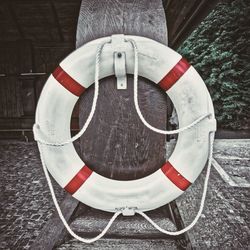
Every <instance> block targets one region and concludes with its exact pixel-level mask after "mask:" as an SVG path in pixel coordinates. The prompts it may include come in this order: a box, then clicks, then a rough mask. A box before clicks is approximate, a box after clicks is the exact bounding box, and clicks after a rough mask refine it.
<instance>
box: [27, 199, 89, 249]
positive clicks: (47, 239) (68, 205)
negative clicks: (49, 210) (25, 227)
mask: <svg viewBox="0 0 250 250" xmlns="http://www.w3.org/2000/svg"><path fill="white" fill-rule="evenodd" d="M78 204H79V202H78V201H77V200H76V199H74V198H73V197H72V196H71V195H70V194H67V195H66V196H65V198H64V200H63V201H62V203H61V204H60V207H61V210H62V213H63V215H64V218H65V220H66V221H69V220H70V218H71V217H72V215H73V213H74V211H75V210H76V208H77V206H78ZM86 208H87V207H86ZM63 230H64V225H63V224H62V222H61V219H60V218H59V216H58V214H57V212H56V211H55V212H54V213H53V214H52V216H51V218H50V219H49V220H48V222H47V223H46V224H45V226H44V228H43V229H42V231H41V232H40V234H39V235H38V236H37V238H36V240H35V242H34V243H33V245H32V246H31V249H37V250H44V249H46V250H51V249H53V247H54V246H55V244H56V242H57V241H58V240H59V238H60V237H61V235H62V233H63Z"/></svg>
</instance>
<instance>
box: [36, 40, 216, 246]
mask: <svg viewBox="0 0 250 250" xmlns="http://www.w3.org/2000/svg"><path fill="white" fill-rule="evenodd" d="M126 41H127V42H129V43H131V46H132V48H133V50H134V104H135V108H136V112H137V114H138V116H139V117H140V119H141V121H142V123H143V124H144V125H145V126H146V127H148V128H149V129H150V130H152V131H154V132H156V133H160V134H165V135H170V134H177V133H181V132H183V131H186V130H188V129H191V128H192V127H194V126H195V125H197V124H198V123H200V122H201V121H202V120H204V119H205V118H207V117H210V116H211V114H210V113H209V114H204V115H202V116H201V117H199V118H198V119H196V120H195V121H194V122H192V123H191V124H189V125H187V126H185V127H182V128H179V129H176V130H172V131H167V130H166V131H165V130H161V129H158V128H155V127H153V126H152V125H150V124H149V123H148V122H147V121H146V120H145V118H144V117H143V115H142V113H141V110H140V107H139V104H138V49H137V45H136V42H135V41H134V40H133V39H127V40H126ZM110 42H111V39H110V40H109V41H106V42H104V43H102V44H100V45H99V46H98V48H97V51H96V58H95V91H94V97H93V103H92V107H91V111H90V114H89V116H88V118H87V120H86V122H85V124H84V125H83V127H82V128H81V130H80V131H79V132H78V133H77V134H76V135H75V136H73V137H72V138H70V139H68V140H66V141H62V142H51V141H47V140H46V139H43V137H45V135H44V134H43V133H42V131H41V129H40V127H39V124H34V126H33V132H34V139H35V140H36V141H37V142H38V143H39V145H40V158H41V162H42V166H43V171H44V174H45V177H46V180H47V182H48V186H49V189H50V193H51V196H52V200H53V202H54V205H55V207H56V210H57V212H58V215H59V217H60V219H61V221H62V223H63V225H64V226H65V228H66V229H67V231H68V233H69V234H70V235H71V236H72V237H74V238H75V239H77V240H79V241H81V242H83V243H93V242H95V241H97V240H99V239H100V238H102V237H103V236H104V235H105V234H106V232H107V231H108V230H109V228H110V227H111V225H112V224H113V222H114V221H115V220H116V218H117V217H118V216H119V215H120V214H123V215H126V214H125V210H124V208H117V211H116V212H115V213H114V215H113V216H112V217H111V219H110V221H109V222H108V224H107V225H106V227H105V228H104V229H103V231H102V232H101V233H100V234H98V235H97V236H96V237H94V238H91V239H86V238H82V237H80V236H79V235H77V234H75V233H74V232H73V230H72V229H71V228H70V226H69V224H68V222H67V221H66V220H65V218H64V216H63V214H62V211H61V208H60V206H59V204H58V201H57V198H56V195H55V191H54V188H53V185H52V182H51V179H50V176H49V173H48V169H47V166H46V163H45V160H44V157H43V146H46V145H47V146H58V147H60V146H64V145H66V144H69V143H72V142H74V141H76V140H77V139H79V138H80V137H81V136H82V135H83V134H84V132H85V131H86V129H87V128H88V126H89V124H90V122H91V120H92V118H93V115H94V113H95V109H96V104H97V99H98V95H99V71H100V60H101V53H102V50H103V48H104V46H105V45H106V44H107V43H110ZM214 134H215V133H214V132H210V133H209V145H210V147H209V156H208V163H207V172H206V176H205V180H204V188H203V193H202V198H201V203H200V208H199V210H198V213H197V215H196V216H195V218H194V220H193V221H192V223H191V224H190V225H188V226H187V227H185V228H183V229H181V230H179V231H167V230H165V229H163V228H161V227H160V226H159V225H157V224H156V223H155V222H154V221H153V220H152V219H151V218H150V217H149V216H148V215H146V214H145V213H144V212H142V211H140V210H137V209H136V208H126V210H129V209H132V210H133V211H131V212H130V214H131V215H133V214H135V213H137V214H140V215H141V216H142V217H144V218H145V219H146V220H147V221H148V222H149V223H150V224H152V225H153V226H154V227H155V228H156V229H157V230H159V231H160V232H162V233H164V234H167V235H173V236H176V235H180V234H182V233H184V232H186V231H188V230H190V229H191V228H192V227H193V226H194V225H195V224H196V223H197V221H198V220H199V218H200V216H201V214H202V211H203V208H204V204H205V199H206V193H207V187H208V181H209V175H210V172H211V165H212V155H213V142H214Z"/></svg>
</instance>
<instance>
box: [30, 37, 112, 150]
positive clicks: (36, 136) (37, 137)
mask: <svg viewBox="0 0 250 250" xmlns="http://www.w3.org/2000/svg"><path fill="white" fill-rule="evenodd" d="M110 41H111V40H109V41H107V42H105V43H103V44H101V45H100V46H99V47H98V48H97V51H96V58H95V89H94V97H93V103H92V107H91V111H90V113H89V116H88V118H87V120H86V122H85V124H84V125H83V127H82V128H81V130H80V131H79V132H78V133H77V134H76V135H75V136H73V137H72V138H70V139H68V140H66V141H62V142H48V141H47V140H44V139H42V138H41V136H40V135H39V134H41V130H40V127H39V124H36V123H35V124H34V125H33V132H34V139H35V140H36V141H37V142H40V143H42V144H44V145H48V146H64V145H66V144H69V143H72V142H74V141H76V140H77V139H79V138H80V137H81V136H82V135H83V134H84V132H85V131H86V129H87V128H88V126H89V124H90V122H91V120H92V118H93V116H94V113H95V110H96V103H97V99H98V95H99V71H100V59H101V52H102V50H103V47H104V46H105V45H106V44H107V43H110Z"/></svg>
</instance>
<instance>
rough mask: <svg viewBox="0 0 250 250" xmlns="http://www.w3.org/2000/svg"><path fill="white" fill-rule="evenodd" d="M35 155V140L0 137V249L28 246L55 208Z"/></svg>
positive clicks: (59, 197)
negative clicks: (23, 140)
mask: <svg viewBox="0 0 250 250" xmlns="http://www.w3.org/2000/svg"><path fill="white" fill-rule="evenodd" d="M38 155H39V153H38V148H37V146H36V143H34V142H28V143H27V142H7V141H0V176H1V181H0V194H1V196H0V204H1V206H0V242H1V244H0V249H5V250H7V249H11V250H12V249H29V247H30V245H31V244H32V242H33V241H34V240H35V238H36V237H37V235H38V234H39V232H40V230H41V229H42V228H43V226H44V224H45V223H46V221H47V220H48V219H49V218H50V217H51V215H52V213H53V212H54V205H53V203H52V200H51V197H50V193H49V189H48V187H47V183H46V180H45V178H44V174H43V170H42V166H41V162H40V159H39V157H38ZM54 187H55V191H56V194H57V197H58V200H59V201H60V200H62V198H63V196H64V191H63V189H62V188H60V187H59V186H58V185H57V184H55V183H54Z"/></svg>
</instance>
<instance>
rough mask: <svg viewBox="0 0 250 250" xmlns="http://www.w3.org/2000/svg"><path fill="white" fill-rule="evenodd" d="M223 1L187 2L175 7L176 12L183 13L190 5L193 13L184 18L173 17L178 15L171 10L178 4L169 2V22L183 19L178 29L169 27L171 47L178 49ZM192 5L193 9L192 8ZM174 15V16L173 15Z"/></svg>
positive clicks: (167, 7) (203, 0)
mask: <svg viewBox="0 0 250 250" xmlns="http://www.w3.org/2000/svg"><path fill="white" fill-rule="evenodd" d="M220 1H223V0H201V1H198V2H197V1H189V2H188V1H187V2H185V3H184V5H180V6H178V5H175V8H176V11H177V10H178V9H179V11H181V10H182V9H183V8H184V7H185V5H188V7H189V8H191V11H189V12H187V13H185V14H184V16H177V17H176V16H173V14H174V15H176V13H175V12H173V14H172V13H171V8H173V6H172V4H176V2H172V1H170V0H169V1H167V5H166V9H165V11H166V13H167V20H169V19H171V20H175V22H177V21H178V19H180V18H181V19H182V21H181V22H180V25H179V26H178V28H176V27H169V28H170V34H171V33H172V35H171V36H170V39H169V46H170V47H172V48H174V49H176V48H178V47H179V46H180V45H181V43H182V42H183V41H184V40H185V39H186V38H187V37H188V35H189V34H191V33H192V32H193V31H194V29H195V28H196V27H197V26H198V25H199V24H200V23H201V21H202V20H203V19H204V18H205V17H206V16H207V15H208V14H209V13H210V12H211V11H212V10H213V9H214V7H215V6H216V4H218V3H219V2H220ZM190 5H191V7H190ZM192 5H193V6H192ZM171 14H172V15H171Z"/></svg>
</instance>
